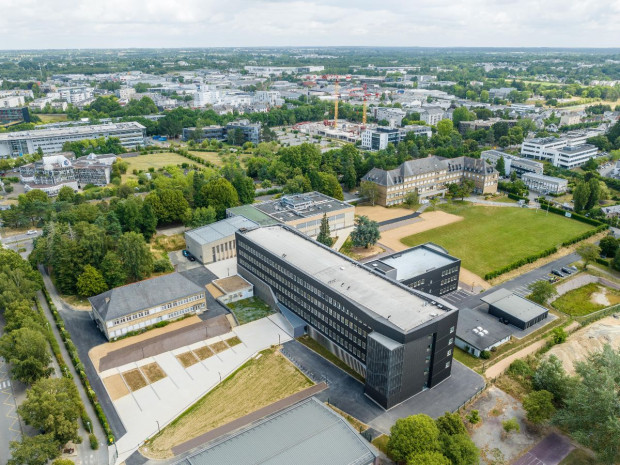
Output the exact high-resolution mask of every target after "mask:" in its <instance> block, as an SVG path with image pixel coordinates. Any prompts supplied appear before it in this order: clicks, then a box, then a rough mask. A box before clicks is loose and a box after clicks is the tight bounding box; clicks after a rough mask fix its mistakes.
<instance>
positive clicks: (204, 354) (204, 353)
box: [194, 346, 214, 360]
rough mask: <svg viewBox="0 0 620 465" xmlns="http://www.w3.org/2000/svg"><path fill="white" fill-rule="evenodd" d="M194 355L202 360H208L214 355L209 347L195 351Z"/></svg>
mask: <svg viewBox="0 0 620 465" xmlns="http://www.w3.org/2000/svg"><path fill="white" fill-rule="evenodd" d="M194 354H196V357H198V358H199V359H200V360H206V359H208V358H209V357H212V356H213V355H214V354H213V351H212V350H211V349H209V346H203V347H200V348H198V349H195V350H194Z"/></svg>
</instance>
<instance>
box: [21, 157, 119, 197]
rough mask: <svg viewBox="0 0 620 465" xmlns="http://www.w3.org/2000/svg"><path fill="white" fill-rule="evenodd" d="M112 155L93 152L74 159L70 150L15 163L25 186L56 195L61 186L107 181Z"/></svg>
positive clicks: (28, 188) (78, 186)
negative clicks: (24, 162)
mask: <svg viewBox="0 0 620 465" xmlns="http://www.w3.org/2000/svg"><path fill="white" fill-rule="evenodd" d="M114 161H116V155H114V154H108V155H95V154H92V153H91V154H90V155H88V156H86V157H82V158H78V159H77V160H74V156H73V153H72V152H68V153H58V154H55V155H50V156H46V157H43V158H42V159H41V160H38V161H36V162H34V163H29V164H27V165H23V166H20V167H19V175H20V181H21V182H22V183H23V184H24V186H25V190H26V191H29V190H32V189H39V190H42V191H44V192H45V193H47V194H48V195H50V196H52V195H56V194H58V191H59V190H60V189H61V188H62V187H63V186H69V187H71V188H72V189H74V190H76V189H78V188H80V187H83V186H85V185H87V184H93V185H95V186H105V185H107V184H109V183H110V173H111V171H112V164H113V163H114Z"/></svg>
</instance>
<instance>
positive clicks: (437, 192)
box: [362, 156, 499, 207]
mask: <svg viewBox="0 0 620 465" xmlns="http://www.w3.org/2000/svg"><path fill="white" fill-rule="evenodd" d="M466 179H468V180H471V181H473V183H474V186H475V188H474V192H475V193H478V194H493V193H495V192H497V182H498V179H499V174H498V172H497V170H495V168H494V167H493V166H491V165H489V164H488V163H486V162H485V161H484V160H481V159H476V158H470V157H459V158H452V159H446V158H442V157H436V156H430V157H427V158H419V159H416V160H408V161H406V162H404V163H403V164H401V165H400V166H399V167H398V168H395V169H393V170H382V169H379V168H373V169H372V170H370V171H369V172H368V173H367V174H366V175H364V176H363V177H362V181H370V182H373V183H375V184H376V185H377V188H378V198H377V200H376V203H377V204H378V205H382V206H384V207H387V206H391V205H398V204H400V203H403V202H404V200H405V197H406V195H407V194H408V193H411V192H417V194H418V197H419V198H420V199H424V198H427V197H435V196H441V197H443V196H444V195H445V194H446V192H447V191H448V185H449V184H452V183H461V182H463V181H464V180H466Z"/></svg>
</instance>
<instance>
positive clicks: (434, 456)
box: [407, 452, 452, 465]
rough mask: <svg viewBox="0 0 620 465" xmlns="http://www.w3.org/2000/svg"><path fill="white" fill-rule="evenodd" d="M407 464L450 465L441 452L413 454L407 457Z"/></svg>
mask: <svg viewBox="0 0 620 465" xmlns="http://www.w3.org/2000/svg"><path fill="white" fill-rule="evenodd" d="M407 465H452V463H451V462H450V460H449V459H448V458H447V457H445V456H444V455H443V454H442V453H441V452H423V453H421V454H413V455H411V456H410V457H409V458H408V459H407Z"/></svg>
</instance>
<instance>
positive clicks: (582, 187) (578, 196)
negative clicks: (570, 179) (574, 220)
mask: <svg viewBox="0 0 620 465" xmlns="http://www.w3.org/2000/svg"><path fill="white" fill-rule="evenodd" d="M589 198H590V186H589V184H587V183H585V182H580V183H578V184H577V186H575V189H573V205H574V207H575V211H576V212H582V211H583V210H585V208H586V205H587V204H588V199H589Z"/></svg>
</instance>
